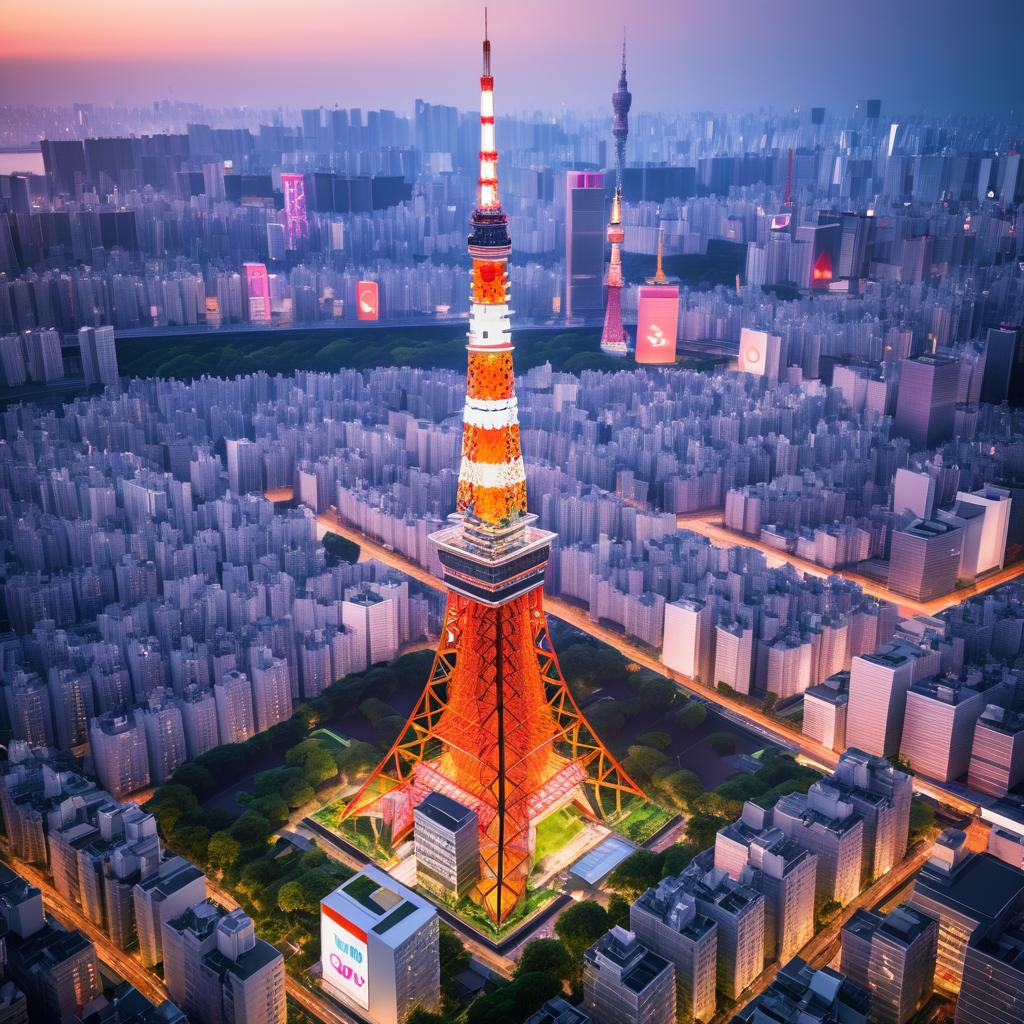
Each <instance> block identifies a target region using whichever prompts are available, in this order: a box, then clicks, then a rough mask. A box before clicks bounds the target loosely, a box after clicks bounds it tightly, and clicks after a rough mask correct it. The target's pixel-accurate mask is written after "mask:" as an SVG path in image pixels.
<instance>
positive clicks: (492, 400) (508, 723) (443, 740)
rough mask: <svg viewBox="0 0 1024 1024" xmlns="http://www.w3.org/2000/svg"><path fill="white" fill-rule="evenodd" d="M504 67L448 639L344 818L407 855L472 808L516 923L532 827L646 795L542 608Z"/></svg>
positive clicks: (447, 554)
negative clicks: (417, 827)
mask: <svg viewBox="0 0 1024 1024" xmlns="http://www.w3.org/2000/svg"><path fill="white" fill-rule="evenodd" d="M490 65H491V49H490V42H489V40H487V39H485V40H484V71H483V75H482V77H481V79H480V91H481V100H480V102H481V112H480V175H479V190H478V197H477V205H476V210H475V211H474V213H473V218H472V234H471V235H470V237H469V252H470V255H471V256H472V258H473V292H472V308H471V314H470V321H469V327H470V329H469V345H468V346H467V347H468V350H469V356H468V359H469V369H468V375H467V383H466V408H465V414H464V422H463V435H462V436H463V441H462V462H461V466H460V470H459V482H458V488H457V496H456V503H457V508H458V512H457V513H456V515H455V516H453V517H452V518H451V519H450V520H449V525H448V526H446V527H445V528H443V529H441V530H439V531H438V532H437V533H435V534H433V535H432V537H431V540H432V542H433V543H434V544H435V545H436V547H437V551H438V558H439V560H440V563H441V566H442V569H443V574H444V582H445V586H446V588H447V590H448V603H447V606H446V609H445V614H444V620H443V624H442V628H441V637H442V639H441V643H440V645H439V647H438V651H437V656H436V659H435V662H434V668H433V670H432V672H431V676H430V681H429V682H428V684H427V687H426V689H425V690H424V692H423V694H422V696H421V697H420V698H419V700H418V702H417V704H416V705H415V707H414V708H413V712H412V715H411V716H410V718H409V721H408V724H407V726H406V728H405V729H404V730H403V732H402V735H400V736H399V737H398V739H397V740H396V742H395V744H394V745H393V746H392V748H391V750H389V751H388V753H387V755H386V756H385V758H384V760H383V762H382V763H381V764H380V765H379V766H378V768H377V769H376V770H375V771H374V772H372V773H371V774H370V776H369V778H368V779H367V780H366V782H365V783H364V784H363V786H362V788H361V789H360V790H359V792H358V793H357V794H356V796H355V797H354V798H353V799H352V800H351V801H349V803H348V804H347V805H346V807H345V810H344V812H343V815H344V817H346V818H349V817H353V816H355V815H364V814H375V815H379V816H382V817H383V818H384V819H385V820H386V821H387V822H388V823H389V825H390V828H388V829H386V831H387V832H388V833H390V836H389V838H390V841H391V843H392V844H394V843H395V842H397V841H398V840H399V839H401V838H402V837H403V836H405V835H407V834H408V832H409V830H410V829H411V828H412V827H413V824H414V822H413V810H414V807H415V805H416V804H417V803H418V802H419V801H420V800H421V799H422V798H423V797H424V796H425V795H426V794H427V793H428V792H430V791H437V792H443V793H444V794H445V795H446V796H449V797H451V798H452V799H454V800H456V801H457V802H458V803H460V804H462V805H463V806H464V807H467V808H469V809H471V810H473V811H474V812H475V813H476V814H477V820H478V822H479V844H480V879H479V881H478V882H477V885H476V886H475V888H474V890H473V898H474V899H475V900H476V901H477V902H478V903H480V904H481V905H482V906H483V907H484V908H485V910H486V912H487V913H488V915H489V916H490V917H491V918H492V919H493V920H495V921H497V922H503V921H504V920H505V919H506V918H507V917H508V915H509V914H510V913H511V912H512V911H513V909H514V908H515V907H516V906H517V905H518V903H519V901H520V900H521V899H522V898H523V897H524V896H525V894H526V882H527V878H528V876H529V874H530V871H531V869H532V865H533V850H532V849H531V844H532V841H533V839H532V836H533V832H534V827H535V825H536V823H537V822H538V821H540V819H541V818H543V817H544V816H545V814H547V813H548V812H549V811H550V810H552V809H554V808H556V807H557V806H561V805H563V804H565V803H566V802H568V801H569V800H571V799H573V797H574V795H575V797H576V798H577V799H583V800H589V801H590V804H591V806H592V807H593V809H594V811H595V812H596V813H597V814H599V815H602V816H603V815H604V814H605V813H607V812H609V811H611V810H612V808H617V809H620V810H621V809H622V808H623V798H627V799H628V798H629V797H630V796H637V795H639V792H640V791H639V789H638V788H637V786H636V785H635V784H634V783H633V782H632V781H631V780H630V779H629V777H628V776H627V775H626V773H625V772H624V771H623V770H622V768H621V766H620V765H619V764H618V762H617V761H616V760H615V759H614V758H613V757H612V755H611V754H610V753H609V751H608V750H607V749H606V748H605V746H604V745H603V743H602V742H601V741H600V740H599V739H598V738H597V736H596V735H595V734H594V733H593V731H592V730H591V728H590V726H589V724H588V723H587V721H586V719H585V718H584V717H583V715H582V714H581V713H580V711H579V708H578V707H577V706H576V704H575V702H574V701H573V699H572V696H571V694H570V693H569V690H568V687H567V686H566V684H565V680H564V679H563V678H562V675H561V671H560V669H559V668H558V663H557V659H556V658H555V656H554V652H553V650H552V646H551V638H550V636H549V634H548V629H547V619H546V617H545V615H544V609H543V605H542V601H541V590H540V588H541V586H542V584H543V581H544V568H545V565H546V563H547V560H548V557H549V553H550V547H551V541H552V539H553V535H552V534H551V533H548V532H547V531H544V530H540V529H538V528H537V526H536V525H535V523H536V519H537V517H536V516H534V515H531V514H529V513H528V512H527V510H526V471H525V467H524V464H523V456H522V448H521V441H520V432H519V416H518V406H517V402H516V395H515V374H514V369H513V365H512V342H511V326H510V323H509V308H508V298H509V293H508V269H507V261H508V257H509V254H510V253H511V250H512V243H511V240H510V238H509V234H508V218H507V217H506V215H505V213H504V211H503V210H502V208H501V201H500V199H499V198H498V178H497V150H496V149H495V140H494V92H493V90H494V79H493V77H492V76H491V67H490ZM583 191H587V190H586V189H584V190H583ZM602 219H603V218H599V219H598V220H597V230H598V231H599V232H600V228H601V221H602ZM598 255H599V258H598V261H597V268H596V274H597V303H598V308H600V272H601V260H600V254H598ZM386 838H387V837H386Z"/></svg>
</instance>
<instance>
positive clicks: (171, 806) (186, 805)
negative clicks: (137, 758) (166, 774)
mask: <svg viewBox="0 0 1024 1024" xmlns="http://www.w3.org/2000/svg"><path fill="white" fill-rule="evenodd" d="M146 810H148V811H149V812H150V813H151V814H152V815H153V816H154V817H155V818H156V821H157V825H159V827H160V831H161V832H162V833H163V834H164V835H165V836H168V835H170V834H171V832H173V831H174V828H175V826H176V825H177V824H178V823H179V822H180V821H182V820H183V819H188V818H190V817H192V816H193V815H194V814H195V813H196V812H197V811H198V810H199V801H198V800H197V799H196V795H195V793H193V792H192V790H191V789H189V788H188V786H180V785H178V784H177V783H167V784H166V785H163V786H158V787H157V788H156V791H155V792H154V793H153V797H152V799H151V800H150V801H149V802H148V803H147V804H146Z"/></svg>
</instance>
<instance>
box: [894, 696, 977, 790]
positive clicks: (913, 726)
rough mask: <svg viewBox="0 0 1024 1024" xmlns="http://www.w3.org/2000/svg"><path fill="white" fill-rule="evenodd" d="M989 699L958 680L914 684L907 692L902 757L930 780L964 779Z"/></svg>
mask: <svg viewBox="0 0 1024 1024" xmlns="http://www.w3.org/2000/svg"><path fill="white" fill-rule="evenodd" d="M988 696H989V695H988V694H987V693H986V691H984V690H981V689H975V688H974V687H973V686H969V685H967V684H966V683H965V682H964V681H962V680H958V679H948V678H932V679H922V680H921V681H920V682H917V683H914V685H913V686H911V687H910V689H909V690H908V691H907V710H906V714H905V716H904V720H903V738H902V740H901V741H900V757H902V758H904V759H905V760H906V761H907V763H908V764H909V765H910V767H911V768H912V769H913V770H914V772H915V773H916V774H918V775H923V776H926V777H927V778H929V779H936V780H938V781H939V782H951V781H952V780H953V779H960V778H963V776H964V775H966V774H967V769H968V767H969V766H970V763H971V745H972V743H973V741H974V729H975V725H976V723H977V721H978V719H979V717H980V716H981V713H982V712H983V711H984V710H985V705H986V703H987V700H988Z"/></svg>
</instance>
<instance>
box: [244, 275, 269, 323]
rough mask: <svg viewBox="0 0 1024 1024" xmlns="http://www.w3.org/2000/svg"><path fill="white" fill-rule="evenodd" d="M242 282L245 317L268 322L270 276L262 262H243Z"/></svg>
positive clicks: (254, 321) (253, 321)
mask: <svg viewBox="0 0 1024 1024" xmlns="http://www.w3.org/2000/svg"><path fill="white" fill-rule="evenodd" d="M242 282H243V287H244V293H245V304H246V305H245V312H246V318H247V319H248V320H250V321H251V322H252V323H254V324H256V323H265V324H269V323H270V278H269V277H267V267H266V264H264V263H243V264H242Z"/></svg>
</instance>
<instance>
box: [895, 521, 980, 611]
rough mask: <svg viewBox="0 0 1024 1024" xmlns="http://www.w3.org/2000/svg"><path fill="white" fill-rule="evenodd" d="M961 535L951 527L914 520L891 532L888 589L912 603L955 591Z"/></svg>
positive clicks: (960, 530) (952, 525)
mask: <svg viewBox="0 0 1024 1024" xmlns="http://www.w3.org/2000/svg"><path fill="white" fill-rule="evenodd" d="M963 541H964V531H963V529H962V528H961V527H959V526H957V525H955V524H954V523H944V522H939V521H938V520H935V519H916V520H914V522H912V523H910V525H909V526H906V527H904V528H903V529H901V530H893V534H892V550H891V554H890V558H889V587H890V588H891V589H892V590H894V591H896V593H897V594H905V595H906V596H907V597H912V598H913V599H914V600H915V601H930V600H932V599H933V598H936V597H944V596H945V595H946V594H950V593H952V592H953V590H954V589H955V588H956V581H957V577H958V575H959V573H960V556H961V553H962V550H963Z"/></svg>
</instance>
